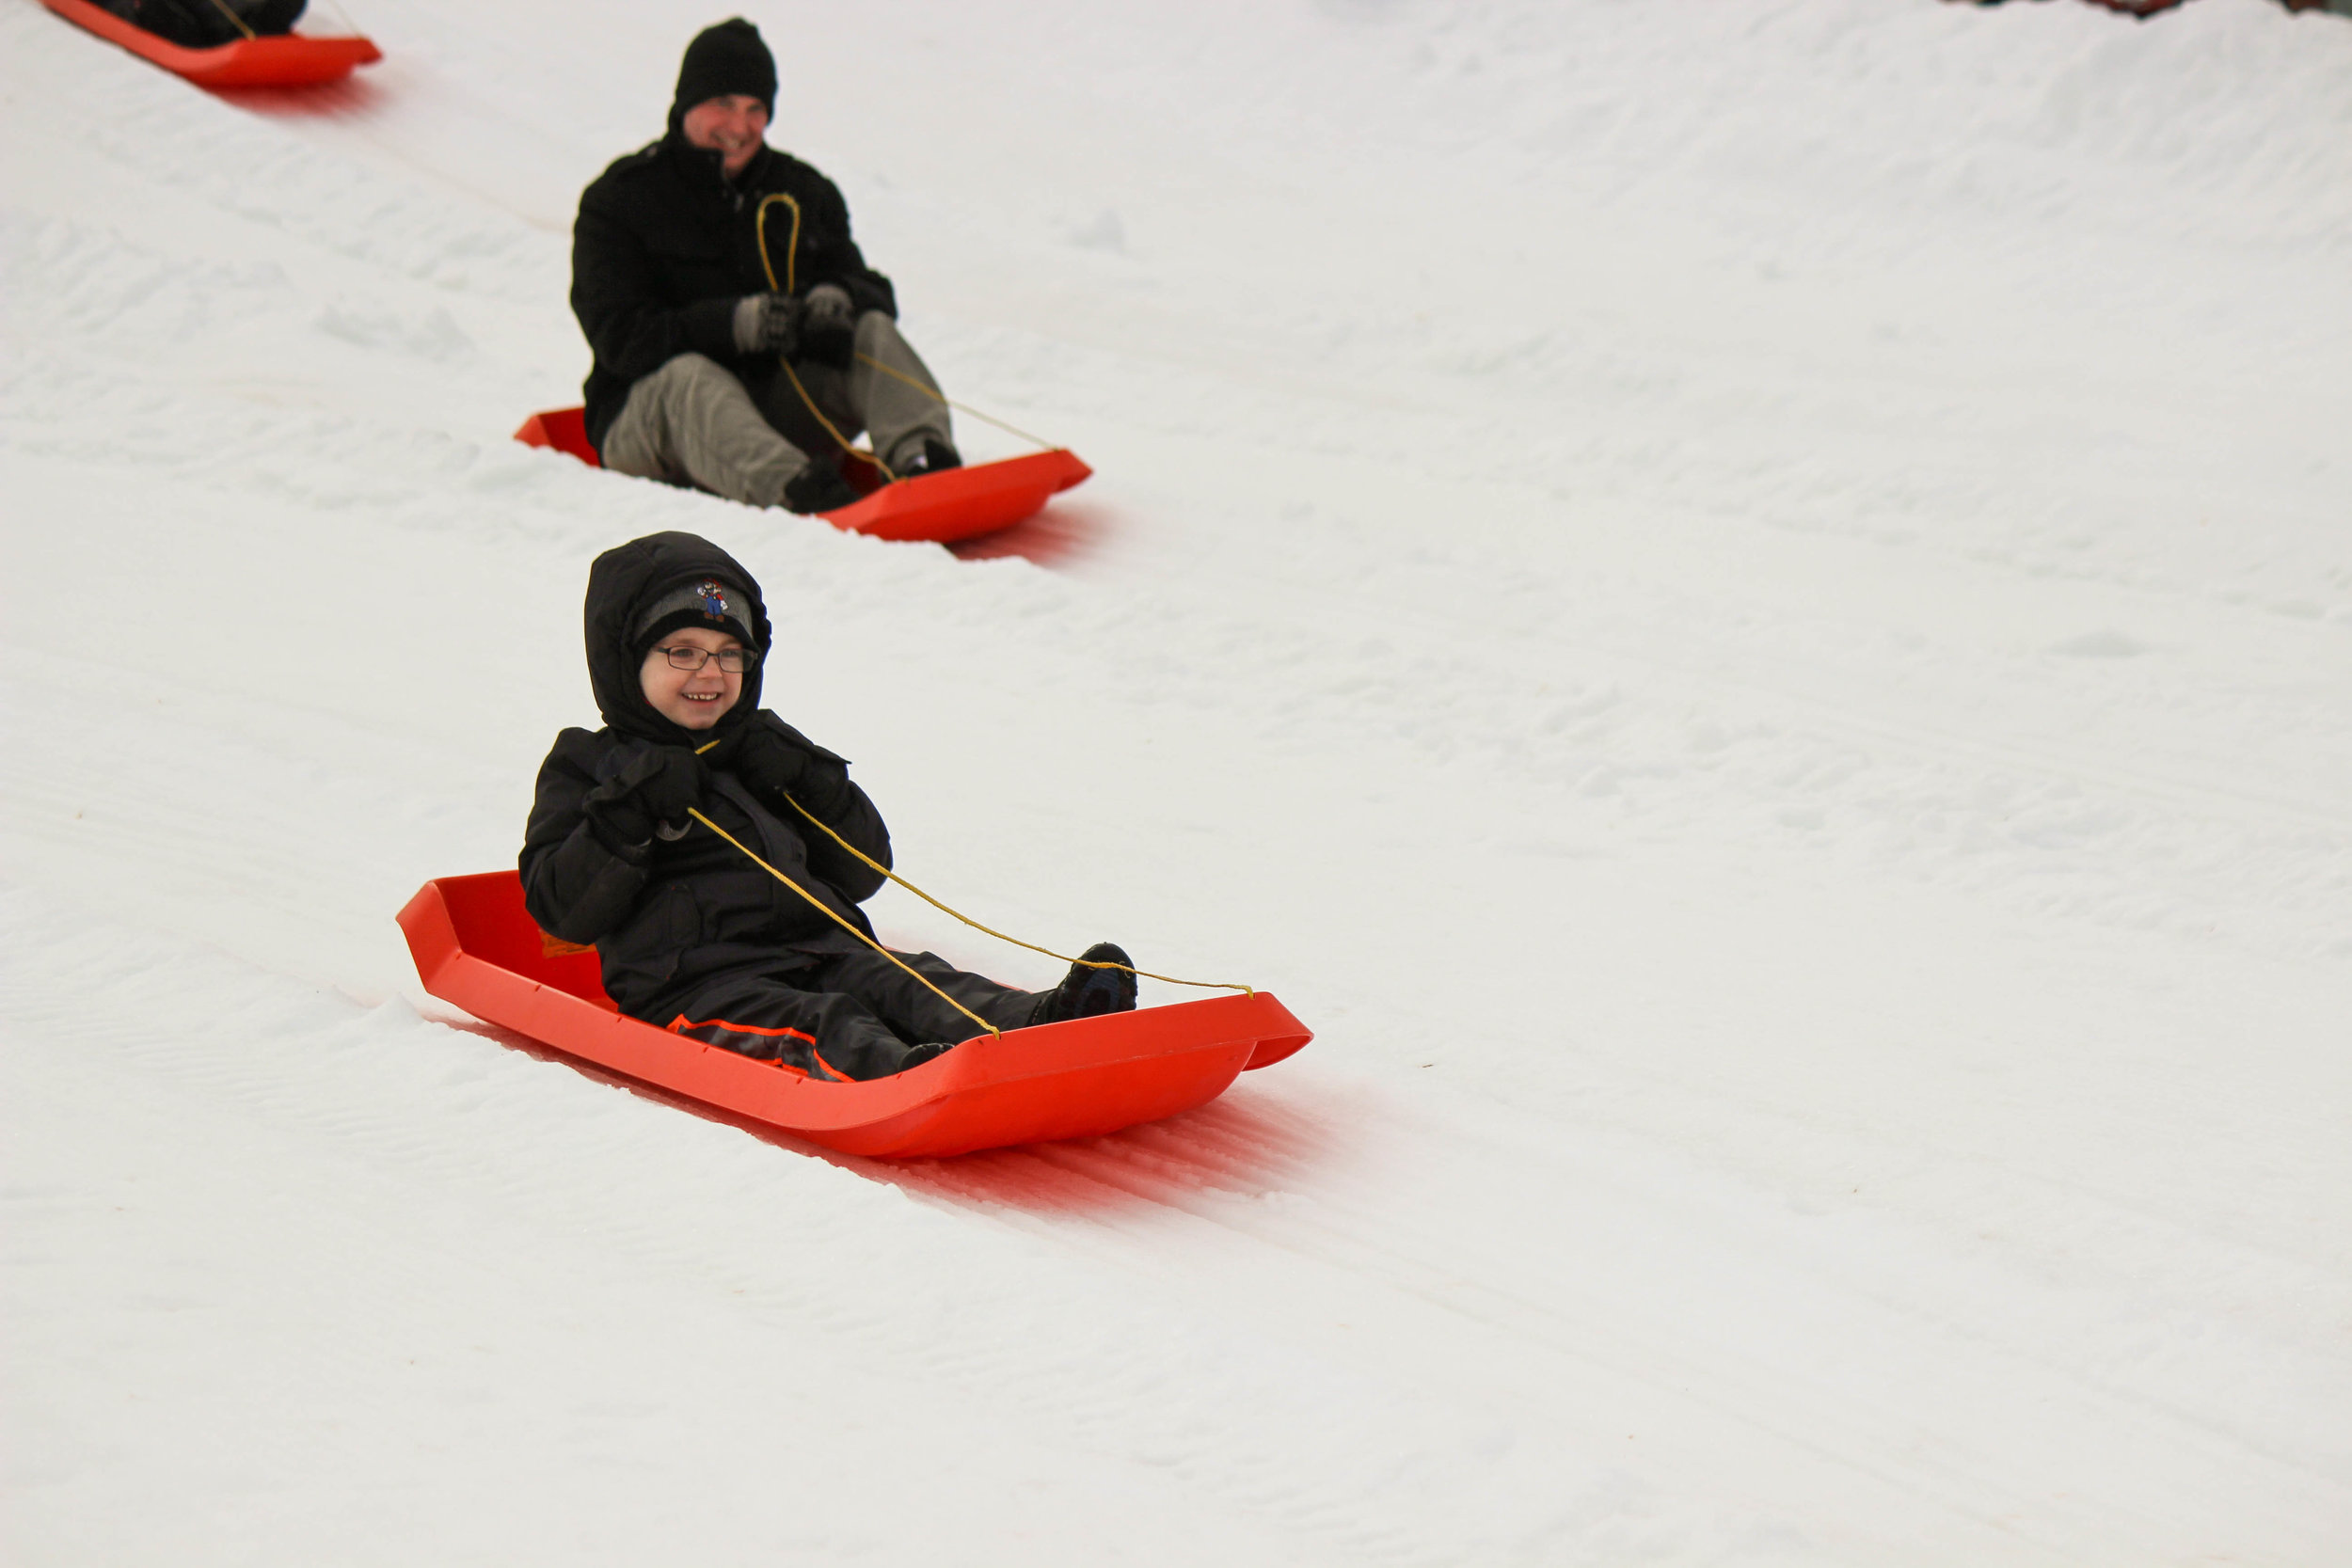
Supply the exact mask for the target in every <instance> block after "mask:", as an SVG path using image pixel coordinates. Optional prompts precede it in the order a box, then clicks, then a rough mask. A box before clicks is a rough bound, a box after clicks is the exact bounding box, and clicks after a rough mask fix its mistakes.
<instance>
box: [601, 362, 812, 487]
mask: <svg viewBox="0 0 2352 1568" xmlns="http://www.w3.org/2000/svg"><path fill="white" fill-rule="evenodd" d="M601 455H602V456H603V458H604V466H605V467H608V468H611V469H612V470H613V471H614V472H615V473H623V474H634V475H635V476H637V477H638V478H640V479H661V480H669V481H672V482H673V483H675V482H676V481H679V480H684V481H687V482H690V483H694V484H698V485H700V486H701V487H702V488H704V489H706V490H708V491H709V492H711V493H712V494H713V495H719V496H724V497H726V498H727V499H729V500H738V501H742V502H744V503H746V504H747V505H751V506H780V505H782V504H783V502H784V487H785V486H786V485H787V484H789V483H792V481H793V479H794V478H795V477H796V476H797V475H798V474H799V473H800V471H801V470H802V469H803V468H805V467H808V456H807V454H806V453H805V452H803V451H801V449H800V448H798V447H796V446H794V445H793V444H792V443H791V442H789V441H787V440H786V439H785V438H784V437H783V436H779V435H778V434H776V428H775V426H773V425H771V424H770V423H769V422H768V421H767V420H766V419H764V418H762V417H761V415H760V412H759V405H758V404H755V403H754V402H753V401H752V395H751V393H750V392H748V391H746V390H745V389H744V388H743V383H742V382H740V381H739V380H737V379H736V378H735V375H734V372H731V371H729V370H727V369H726V368H725V367H724V366H723V365H721V364H720V363H719V362H718V361H717V360H715V359H710V358H707V357H706V356H703V355H699V354H681V355H679V356H677V357H676V358H675V359H672V360H671V361H670V362H669V363H668V364H665V365H663V366H662V367H661V368H660V370H658V371H656V372H653V373H652V374H651V375H646V376H641V377H639V378H638V381H637V384H636V385H635V386H633V387H631V388H629V389H628V402H627V403H625V404H622V405H621V412H620V414H619V416H618V417H617V418H616V419H614V420H613V421H612V429H610V430H608V431H606V432H605V433H604V446H603V448H602V451H601Z"/></svg>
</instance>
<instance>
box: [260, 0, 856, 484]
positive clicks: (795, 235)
mask: <svg viewBox="0 0 2352 1568" xmlns="http://www.w3.org/2000/svg"><path fill="white" fill-rule="evenodd" d="M215 3H217V0H215ZM779 201H781V202H783V203H784V204H785V205H786V206H787V207H789V208H791V209H792V236H791V241H790V243H789V244H787V245H786V246H785V250H784V281H783V282H782V283H778V282H777V281H776V260H775V258H774V257H772V256H771V255H769V254H768V209H769V208H771V207H772V206H774V205H775V204H776V203H777V202H779ZM752 239H753V242H754V243H755V244H756V245H758V246H759V266H760V270H761V271H763V272H765V273H766V274H767V275H768V289H769V292H770V293H781V294H788V293H792V290H793V284H794V281H795V279H796V277H797V274H798V268H799V266H800V255H801V204H800V203H799V202H798V201H796V200H794V199H793V198H792V195H791V193H790V192H788V191H771V192H769V193H768V194H767V195H766V196H763V197H761V198H759V207H758V209H757V210H756V211H755V212H754V213H753V214H752ZM776 363H777V364H778V365H780V366H782V367H783V369H784V373H785V374H786V375H787V376H788V377H790V379H791V382H792V389H793V390H794V391H796V392H798V393H800V394H801V403H802V405H803V407H805V408H807V410H808V411H809V413H811V414H812V415H814V416H816V419H817V422H818V424H820V425H823V426H824V427H825V434H826V435H828V436H832V437H833V440H834V445H835V446H837V447H839V448H840V449H841V450H842V451H845V452H847V453H849V454H850V456H851V457H854V458H856V459H858V460H859V461H860V462H864V463H871V464H872V465H874V467H877V468H880V469H881V470H882V482H883V483H897V481H898V475H897V474H894V473H892V472H891V471H890V465H889V464H887V463H885V462H883V461H882V453H880V452H878V451H873V452H869V451H859V450H858V449H857V447H856V446H855V445H854V444H852V443H851V442H850V438H849V437H848V436H844V435H842V434H841V432H840V431H838V430H835V429H834V423H833V421H832V420H829V419H827V418H825V411H824V410H823V409H821V408H819V407H818V406H817V400H816V399H815V398H813V397H810V396H809V395H808V388H805V387H803V386H802V385H801V377H800V374H799V372H796V371H794V370H793V369H792V361H791V360H789V359H787V358H786V357H784V356H782V355H779V356H777V357H776Z"/></svg>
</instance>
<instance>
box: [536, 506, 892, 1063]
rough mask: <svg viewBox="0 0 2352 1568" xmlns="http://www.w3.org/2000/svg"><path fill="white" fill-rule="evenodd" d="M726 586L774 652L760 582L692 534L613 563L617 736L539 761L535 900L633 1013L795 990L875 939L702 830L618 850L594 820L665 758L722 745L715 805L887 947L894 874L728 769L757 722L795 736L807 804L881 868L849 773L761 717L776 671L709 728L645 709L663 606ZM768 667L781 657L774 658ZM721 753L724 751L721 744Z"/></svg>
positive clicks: (604, 688) (709, 810)
mask: <svg viewBox="0 0 2352 1568" xmlns="http://www.w3.org/2000/svg"><path fill="white" fill-rule="evenodd" d="M706 578H716V579H717V580H718V581H720V582H722V583H724V584H726V585H727V586H728V587H730V588H732V589H735V590H737V591H739V594H740V596H741V598H742V600H743V603H744V607H745V609H746V610H747V612H748V615H747V620H748V627H749V629H750V631H751V632H752V634H753V641H754V642H755V646H756V647H758V648H759V649H760V650H761V651H762V652H764V651H765V650H766V649H767V648H768V647H769V645H770V641H771V628H770V626H769V622H768V609H767V605H766V603H765V602H764V601H763V600H762V599H761V597H760V593H759V585H758V584H757V583H756V582H755V581H753V580H752V576H751V574H750V573H748V572H746V571H744V570H743V568H742V566H741V565H740V564H739V563H738V562H736V560H735V558H734V557H732V556H730V555H728V554H727V553H726V551H724V550H723V549H721V548H719V547H718V546H716V545H713V544H711V543H710V542H709V541H707V540H706V539H701V538H698V537H696V536H695V535H693V534H691V533H657V534H652V535H649V536H648V537H646V538H644V539H637V540H632V541H631V542H629V543H628V544H626V545H622V546H617V547H615V548H613V549H610V550H607V551H605V553H604V554H602V555H600V556H598V557H597V558H596V563H595V564H594V565H593V566H592V567H590V569H589V573H588V598H587V604H586V607H585V615H584V619H585V623H586V626H585V630H586V635H587V644H588V677H589V684H590V686H591V687H592V688H593V689H594V690H595V692H596V708H597V710H598V711H599V712H600V713H601V714H602V715H603V716H604V722H605V727H604V728H603V729H600V730H596V731H595V732H593V733H592V732H590V731H587V730H580V729H567V730H565V731H564V733H563V734H562V735H560V736H557V737H556V741H555V749H554V750H553V751H551V752H548V759H547V761H546V762H545V763H543V764H541V765H540V768H539V783H538V792H537V795H536V798H535V799H534V800H533V801H532V808H531V825H530V828H529V829H528V831H527V832H526V833H525V835H524V840H523V850H522V856H521V869H522V879H523V903H524V906H525V907H526V908H527V909H528V910H529V911H531V917H532V919H533V920H535V921H537V922H538V923H539V926H540V927H541V928H542V929H543V930H546V931H548V933H549V934H551V935H553V936H557V937H560V938H563V939H564V941H567V942H582V943H590V942H593V943H594V944H595V945H596V951H597V953H598V955H599V956H600V957H601V958H602V959H603V968H604V989H605V991H606V993H607V994H609V995H610V996H611V997H612V1000H613V1001H614V1002H615V1003H617V1004H618V1005H619V1006H620V1007H621V1010H622V1011H624V1012H626V1013H628V1014H629V1015H630V1016H632V1017H637V1018H644V1019H648V1020H651V1021H652V1022H668V1019H667V1016H666V1012H665V1009H668V1008H671V1007H673V1006H676V1005H680V1004H682V1003H683V1002H684V1000H685V999H686V998H688V997H689V996H691V994H692V993H693V992H694V990H696V989H698V988H699V987H700V986H702V985H703V984H705V983H707V981H708V980H710V979H711V978H712V977H714V976H717V975H720V974H739V973H743V972H745V971H755V972H760V973H766V974H774V975H775V976H777V977H778V978H779V979H781V980H784V981H786V982H787V984H788V983H789V981H790V977H791V975H792V974H794V973H795V972H796V971H798V970H802V969H805V968H807V967H809V966H810V965H811V964H812V963H813V962H815V961H816V960H817V959H818V958H819V957H820V956H822V955H829V954H838V953H846V952H852V951H862V950H864V949H865V945H866V944H865V943H864V942H860V941H858V939H857V938H856V937H854V936H852V935H850V932H848V931H846V930H844V929H842V927H841V926H840V925H839V924H838V923H837V922H835V921H834V920H833V919H832V918H830V917H829V916H827V915H826V914H825V913H823V912H821V911H818V910H817V909H815V908H813V907H812V906H811V905H810V904H809V903H808V902H807V901H806V900H804V899H803V898H802V897H801V896H800V895H798V894H795V893H794V892H793V891H792V890H791V889H790V888H788V887H786V886H785V885H784V884H783V883H781V882H779V881H777V880H776V879H774V878H773V877H771V876H770V875H769V874H768V873H767V872H765V871H763V870H761V869H760V868H759V867H758V866H756V865H754V864H753V863H751V862H750V861H749V860H747V859H746V858H745V857H744V855H743V853H742V851H740V850H739V849H737V848H736V847H733V846H732V845H730V844H728V843H727V842H726V841H725V840H724V839H723V838H721V837H719V835H718V834H716V833H714V832H711V831H710V830H709V829H707V828H706V827H704V826H702V825H701V824H699V823H694V824H691V827H690V829H689V831H688V832H686V833H685V834H684V835H683V836H682V837H679V838H676V839H675V840H672V839H666V838H664V837H662V836H661V835H660V833H657V834H656V835H655V836H654V837H653V838H652V839H650V840H649V841H647V842H645V843H643V844H621V843H614V842H612V841H611V839H610V838H609V836H608V833H609V832H610V830H609V829H603V828H600V826H599V821H598V815H597V813H596V812H595V811H594V810H593V807H594V806H595V805H596V803H598V802H600V801H601V800H606V799H610V798H612V796H613V795H614V794H615V793H616V792H617V791H618V789H619V787H620V786H619V784H617V782H616V781H617V780H618V778H619V776H620V775H621V774H622V773H623V772H624V771H625V770H626V769H628V767H629V765H630V764H632V763H634V762H636V761H637V760H638V759H639V758H641V757H642V756H644V754H645V752H647V751H648V750H650V749H652V748H654V747H657V746H676V747H682V748H684V749H686V750H687V751H690V752H691V751H695V750H697V749H699V748H702V747H705V746H709V747H710V748H711V749H710V750H709V751H707V752H704V753H703V756H702V761H703V764H704V766H705V768H706V769H707V773H706V778H707V784H706V787H705V789H704V792H703V805H702V810H703V812H704V813H705V815H707V816H709V817H710V818H711V819H712V820H713V821H715V822H717V823H719V824H720V825H721V826H723V827H724V828H725V829H726V830H727V832H730V833H733V834H734V835H735V836H736V837H737V838H739V839H740V840H742V842H743V843H744V844H746V845H748V846H750V847H752V848H753V849H755V850H756V851H757V852H758V854H759V856H760V858H761V859H763V860H765V861H767V862H768V863H769V864H771V865H772V866H774V867H776V869H778V870H780V871H782V872H783V873H784V874H785V875H786V876H787V877H789V878H791V879H793V880H794V881H795V882H798V883H799V884H800V885H801V886H802V887H803V888H805V889H807V890H808V891H809V892H810V893H812V894H814V895H817V896H818V897H819V898H820V899H822V900H823V901H824V903H825V906H826V908H827V909H829V910H831V911H833V912H834V914H838V915H839V916H841V917H842V919H844V920H847V921H848V922H850V924H851V925H853V926H855V927H857V929H859V930H861V931H864V932H866V934H867V935H868V936H870V935H872V933H873V927H871V926H869V925H868V924H867V923H866V916H865V913H864V911H861V910H859V909H858V907H857V906H858V905H859V904H860V903H861V902H863V901H864V900H866V899H867V898H870V897H872V896H873V895H875V894H876V893H877V892H879V891H880V890H881V888H882V881H883V878H882V875H881V874H880V873H879V872H876V871H874V870H873V869H872V868H871V867H869V866H866V865H865V864H864V863H861V862H859V861H858V860H857V858H856V857H855V856H853V855H850V854H849V853H847V852H846V851H844V850H843V849H842V848H841V847H840V846H838V845H836V844H835V843H834V841H833V840H832V839H830V838H828V837H826V836H825V835H824V834H823V833H820V832H818V831H817V830H816V829H815V828H813V827H810V826H809V825H808V824H807V822H806V820H805V819H804V818H803V817H802V816H801V815H800V813H799V812H797V811H795V810H793V808H792V806H791V805H790V803H789V802H787V800H784V799H783V798H781V797H778V796H771V795H766V794H764V793H762V792H761V791H759V790H758V789H756V788H755V787H754V786H752V785H751V784H749V783H747V782H746V781H744V780H743V779H741V778H739V776H738V775H737V774H736V773H735V771H734V770H733V768H731V767H730V763H729V759H730V757H731V755H732V754H733V751H734V747H735V744H736V743H737V741H738V740H739V737H740V736H742V735H743V734H744V733H745V732H746V730H747V729H748V728H749V727H750V726H753V725H760V726H764V727H766V728H767V729H770V730H771V731H773V732H774V733H776V734H778V735H781V736H783V737H784V738H785V739H786V740H787V742H789V743H790V744H791V745H792V746H793V747H794V748H795V749H796V750H798V751H799V752H801V753H802V754H803V756H805V757H806V758H807V759H808V762H809V766H808V768H807V770H806V772H805V773H804V774H803V779H802V782H801V783H800V784H797V785H795V786H794V789H793V798H794V799H796V800H799V801H800V803H801V804H802V805H803V806H805V807H807V808H808V810H809V811H811V812H813V813H815V814H816V815H817V816H818V817H819V818H820V819H821V820H822V821H823V822H824V823H825V825H826V826H827V827H830V828H831V829H832V830H833V831H834V832H836V833H839V834H840V835H841V836H842V837H843V838H844V839H846V840H848V841H849V842H850V844H853V845H855V846H856V847H858V848H859V849H860V850H862V851H863V852H865V853H866V855H868V856H870V857H872V858H873V859H874V860H875V861H876V862H878V863H881V864H882V865H888V864H890V863H891V859H890V835H889V832H888V831H887V830H886V829H885V828H884V827H883V825H882V816H881V814H880V813H879V812H877V811H875V809H874V804H873V802H872V801H871V800H867V799H866V792H865V791H864V790H862V789H860V788H858V786H857V785H856V784H852V783H850V775H849V764H848V763H847V762H846V761H844V760H843V759H842V758H841V757H839V756H836V755H834V753H833V752H828V751H826V750H825V749H824V748H823V747H821V746H818V745H817V744H816V743H815V742H814V741H812V740H810V739H808V738H807V737H806V736H803V735H802V734H801V733H800V732H799V731H798V730H795V729H793V728H792V727H791V726H790V725H788V724H787V723H785V722H784V721H782V720H781V719H778V718H777V717H776V716H775V715H774V714H772V713H769V712H767V711H765V710H764V709H762V708H761V707H760V705H759V693H760V676H761V673H762V665H755V666H754V667H753V668H752V669H750V670H748V671H746V672H744V674H743V677H742V680H743V685H742V695H741V696H740V697H739V699H738V700H737V702H736V704H735V705H734V706H733V707H731V708H729V709H728V710H727V711H726V713H725V714H724V715H723V716H722V717H721V719H720V721H719V722H718V724H717V725H716V726H714V727H713V728H711V729H709V730H690V729H687V728H685V727H684V726H682V725H679V724H676V723H674V722H672V721H670V720H668V719H666V718H664V717H663V716H662V715H661V714H660V712H659V711H657V710H656V709H655V708H654V706H653V705H652V704H650V703H648V702H647V701H646V700H645V694H644V687H643V686H642V685H641V684H640V681H639V678H638V672H639V670H640V669H641V667H642V666H643V663H644V655H645V651H646V649H647V648H648V647H650V646H651V645H652V641H651V640H650V639H647V638H645V637H644V636H642V635H641V634H640V631H639V627H640V626H643V625H644V620H645V616H646V614H647V612H648V610H651V608H652V607H654V606H655V605H657V604H659V603H660V601H661V600H662V599H664V598H665V597H667V596H668V595H670V594H674V593H675V592H676V591H677V590H679V589H682V588H688V587H691V586H692V585H693V584H695V583H697V582H700V581H702V580H704V579H706ZM762 663H763V664H764V660H763V661H762ZM714 743H715V744H714Z"/></svg>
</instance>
